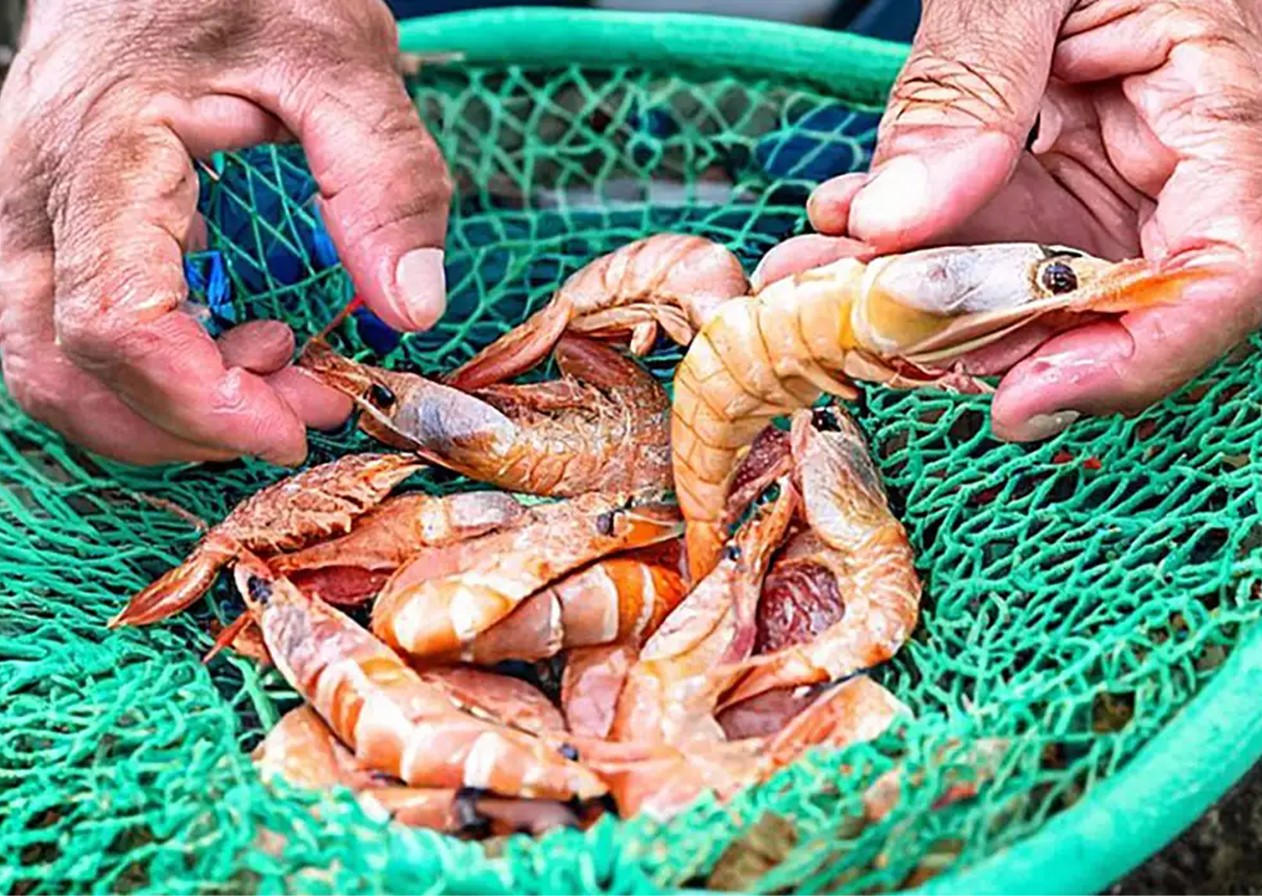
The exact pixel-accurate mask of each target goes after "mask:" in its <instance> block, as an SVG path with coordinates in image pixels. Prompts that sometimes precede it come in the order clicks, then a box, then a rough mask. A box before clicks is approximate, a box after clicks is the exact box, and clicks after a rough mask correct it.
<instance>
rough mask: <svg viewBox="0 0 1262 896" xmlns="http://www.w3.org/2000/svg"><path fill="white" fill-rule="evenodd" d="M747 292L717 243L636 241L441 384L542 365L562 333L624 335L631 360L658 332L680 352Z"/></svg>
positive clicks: (461, 384) (577, 276)
mask: <svg viewBox="0 0 1262 896" xmlns="http://www.w3.org/2000/svg"><path fill="white" fill-rule="evenodd" d="M748 289H749V281H748V280H747V279H746V277H745V272H744V271H743V270H742V269H741V264H740V261H738V260H737V258H736V256H735V255H733V254H732V253H731V252H729V251H728V250H727V249H725V248H724V247H723V246H720V245H719V244H718V243H712V242H710V241H709V240H705V239H702V238H701V237H696V236H684V235H681V234H675V233H660V234H656V235H654V236H650V237H647V238H645V239H642V240H636V241H635V242H633V243H629V244H627V245H625V246H623V247H622V248H620V249H618V250H616V251H614V252H611V253H609V254H608V255H602V256H601V257H600V258H597V259H596V260H595V261H593V262H591V263H590V264H588V265H587V266H586V267H583V268H582V269H580V270H579V271H577V272H576V273H574V274H573V275H572V276H571V277H570V278H569V279H568V280H566V281H565V283H564V284H562V286H561V288H560V289H559V290H557V292H556V294H555V295H554V296H553V297H552V301H551V302H550V303H549V304H548V305H547V306H546V307H544V308H543V309H542V310H541V311H539V312H538V313H536V314H535V315H533V316H532V317H530V318H529V319H528V320H527V321H526V322H525V323H524V324H522V325H521V326H519V327H517V328H516V329H513V330H510V331H509V332H508V333H505V334H504V335H503V336H501V337H500V338H499V339H497V340H496V341H495V342H493V343H492V344H491V345H489V346H487V347H486V348H484V349H483V350H482V351H481V352H479V353H478V354H477V355H476V356H474V357H473V358H472V359H471V360H469V361H468V362H466V363H465V364H463V365H462V366H460V367H459V368H457V369H456V370H454V371H453V372H452V373H450V374H449V375H448V376H447V378H446V381H447V383H448V384H449V385H452V386H455V387H457V388H459V389H477V388H480V387H482V386H487V385H489V384H491V383H499V382H504V381H505V380H508V379H511V378H512V377H514V376H516V375H517V374H519V373H523V372H524V371H526V370H529V369H530V368H532V367H534V366H535V365H536V364H538V363H539V362H540V361H541V360H543V358H545V357H546V356H547V354H548V352H549V351H550V350H551V349H552V347H553V346H554V345H555V344H556V342H557V340H558V339H560V338H561V335H562V334H563V333H566V332H570V333H585V334H587V335H589V336H593V337H597V338H612V337H615V336H618V335H620V334H623V333H630V334H631V345H630V348H631V352H632V354H635V355H643V354H646V353H647V352H648V351H649V349H651V348H652V347H653V343H654V342H655V341H656V339H657V333H658V328H659V327H660V328H661V329H663V330H665V331H666V335H667V336H669V337H670V338H671V339H672V340H673V341H675V342H676V343H678V344H679V345H687V344H688V343H690V342H691V341H692V337H693V334H694V333H695V332H696V331H697V330H698V329H699V328H700V327H702V326H704V325H705V323H706V322H707V321H708V320H709V319H710V318H711V317H713V316H714V312H715V310H716V309H717V308H718V307H719V306H720V305H722V304H723V303H724V302H726V301H727V300H728V299H731V298H733V297H735V296H743V295H745V293H746V292H747V291H748Z"/></svg>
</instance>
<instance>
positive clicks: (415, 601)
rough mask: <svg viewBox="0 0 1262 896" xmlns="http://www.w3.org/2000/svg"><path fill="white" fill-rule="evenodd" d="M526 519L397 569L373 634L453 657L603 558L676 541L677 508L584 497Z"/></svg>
mask: <svg viewBox="0 0 1262 896" xmlns="http://www.w3.org/2000/svg"><path fill="white" fill-rule="evenodd" d="M530 517H531V518H530V521H529V522H527V523H525V524H522V525H518V526H515V527H514V528H512V529H510V530H506V531H504V532H496V533H492V534H490V535H486V536H483V537H482V538H477V539H472V540H470V541H465V542H461V543H459V544H455V545H452V546H450V547H446V548H427V549H423V550H421V551H420V552H418V553H417V554H415V555H413V557H412V558H411V559H410V560H409V561H408V562H407V563H405V564H404V565H403V566H401V567H399V569H398V571H397V572H396V573H395V574H394V575H393V576H392V577H391V579H390V581H389V582H387V583H386V585H385V587H384V588H383V589H382V591H381V593H380V594H379V595H378V596H377V601H376V603H375V604H374V605H373V613H372V627H373V631H374V632H375V633H376V634H377V635H378V637H380V638H381V639H382V640H384V641H385V642H386V643H387V644H389V645H390V646H391V647H394V648H396V649H398V650H401V651H403V652H405V653H407V654H409V655H411V656H413V657H425V658H430V659H439V658H450V657H459V656H460V655H461V654H462V653H463V651H464V650H465V648H466V647H467V646H468V645H469V644H470V643H472V642H473V640H474V638H476V637H477V636H479V635H481V634H482V633H484V632H485V631H487V629H489V628H490V627H491V626H493V625H495V624H496V623H497V622H499V621H500V620H502V619H504V618H505V617H507V616H508V615H509V613H511V612H512V611H513V610H514V609H515V608H516V607H517V606H519V605H520V604H521V602H522V601H524V600H525V599H526V598H528V597H530V596H531V595H532V594H535V593H536V592H538V591H539V590H540V589H542V588H545V587H546V586H548V585H549V584H551V583H553V582H555V581H557V580H558V579H560V578H562V577H563V576H565V575H567V574H569V573H571V572H573V571H574V570H575V569H578V568H580V567H582V566H585V565H586V564H588V563H591V562H593V561H595V560H598V559H600V558H601V557H605V556H608V555H610V554H614V553H617V552H619V551H625V550H630V549H632V548H637V547H645V546H648V545H651V544H656V543H658V542H662V541H668V540H670V539H672V538H677V537H678V535H679V531H680V524H679V517H678V512H677V511H676V509H675V508H674V506H673V505H667V504H645V505H639V506H628V502H627V500H626V499H625V498H623V497H622V496H617V495H605V494H588V495H581V496H579V497H577V498H572V499H570V500H567V501H561V502H557V503H554V504H541V505H538V506H535V507H532V508H531V509H530Z"/></svg>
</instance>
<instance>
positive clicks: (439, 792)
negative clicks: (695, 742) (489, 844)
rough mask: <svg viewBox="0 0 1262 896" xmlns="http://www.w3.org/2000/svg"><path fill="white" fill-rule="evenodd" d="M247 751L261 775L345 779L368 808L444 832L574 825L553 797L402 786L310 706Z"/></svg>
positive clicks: (306, 784)
mask: <svg viewBox="0 0 1262 896" xmlns="http://www.w3.org/2000/svg"><path fill="white" fill-rule="evenodd" d="M252 758H253V760H254V764H255V766H256V767H257V768H258V770H259V774H260V776H261V777H262V778H263V780H264V781H272V780H274V779H275V778H277V777H279V778H281V779H283V780H285V781H286V782H288V783H289V784H290V785H292V786H294V787H298V788H302V789H305V790H317V791H330V790H333V789H334V788H337V787H345V788H346V789H348V790H350V791H351V792H352V793H354V795H355V798H356V800H357V801H358V802H359V804H360V805H361V806H362V807H363V808H364V810H365V811H366V812H367V813H368V814H369V815H373V816H385V817H387V818H391V819H393V820H394V821H397V822H398V823H400V824H405V825H409V826H411V827H421V828H429V829H431V830H435V831H441V832H442V833H445V834H454V835H457V836H462V837H483V836H487V835H503V834H511V833H516V832H518V831H526V832H529V833H541V832H542V831H544V830H548V829H550V828H553V827H577V826H578V825H579V818H578V816H576V815H575V814H574V812H573V810H572V809H571V808H570V807H568V806H567V805H566V804H564V803H560V802H557V801H555V800H522V799H505V798H502V797H496V796H495V795H494V794H487V793H485V792H483V791H479V790H476V789H473V788H463V789H459V790H455V789H451V788H434V787H409V786H407V785H405V784H403V783H402V782H400V781H398V780H396V779H393V778H390V777H389V776H387V775H383V774H381V773H380V772H376V771H373V770H372V769H370V768H367V767H366V766H364V765H363V764H362V763H361V762H360V761H359V760H358V759H356V758H355V756H354V755H353V754H352V753H351V751H350V750H348V749H347V748H346V746H345V745H344V744H343V743H342V742H341V741H339V740H338V739H337V737H336V736H335V735H334V734H333V732H332V731H331V730H330V729H329V726H328V725H326V724H325V722H324V720H323V719H321V718H320V716H319V715H318V714H317V713H316V712H315V710H313V709H312V708H311V707H309V706H299V707H298V708H297V709H293V710H290V711H289V712H288V713H286V714H285V715H284V716H283V717H282V718H281V720H280V721H279V722H278V723H277V724H276V726H275V727H274V728H272V730H271V731H269V732H268V733H267V736H266V737H265V738H264V739H263V741H262V742H261V743H260V744H259V745H258V747H256V748H255V750H254V753H253V756H252Z"/></svg>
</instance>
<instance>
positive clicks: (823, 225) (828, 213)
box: [806, 172, 868, 236]
mask: <svg viewBox="0 0 1262 896" xmlns="http://www.w3.org/2000/svg"><path fill="white" fill-rule="evenodd" d="M867 179H868V176H867V175H866V174H864V173H862V172H852V173H851V174H843V175H841V176H840V177H834V178H833V179H832V180H826V181H824V182H823V183H822V184H820V185H819V186H818V187H816V188H815V189H814V190H812V191H811V195H810V197H809V198H807V200H806V216H807V217H808V218H809V219H810V221H811V226H812V227H814V228H815V229H816V230H817V231H819V232H820V233H827V234H829V235H834V236H836V235H841V234H843V233H845V231H846V228H847V224H848V221H849V219H850V204H851V202H853V201H854V197H855V195H856V194H857V193H858V191H859V190H860V189H862V188H863V185H864V183H866V182H867Z"/></svg>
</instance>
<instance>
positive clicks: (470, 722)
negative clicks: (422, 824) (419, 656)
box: [234, 551, 605, 800]
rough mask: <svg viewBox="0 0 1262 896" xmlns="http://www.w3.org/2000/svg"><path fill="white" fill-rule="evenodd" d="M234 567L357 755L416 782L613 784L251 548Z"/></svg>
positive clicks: (277, 659) (578, 788)
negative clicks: (470, 698) (425, 671)
mask: <svg viewBox="0 0 1262 896" xmlns="http://www.w3.org/2000/svg"><path fill="white" fill-rule="evenodd" d="M234 576H235V579H236V583H237V588H238V590H239V591H240V592H241V595H242V597H243V598H244V600H245V602H246V607H247V608H248V611H249V613H250V615H251V617H252V618H253V619H254V621H255V623H256V624H257V625H258V627H259V628H260V629H261V631H262V633H263V641H264V643H265V644H266V645H267V650H268V653H269V654H270V656H271V658H272V662H273V663H275V665H276V668H277V669H278V670H279V671H280V673H281V674H282V675H283V676H284V678H285V680H286V681H288V682H289V684H290V686H292V687H293V688H294V689H295V690H297V691H298V693H299V694H300V695H301V696H302V698H303V699H304V700H306V701H307V703H309V704H310V705H311V706H312V707H313V708H314V709H315V711H316V712H317V713H319V715H320V717H321V718H322V719H324V721H325V722H326V723H328V725H329V727H330V728H332V729H333V732H334V733H335V734H336V735H337V737H338V739H339V740H341V741H342V742H343V743H344V744H346V745H347V747H349V748H350V749H351V750H352V752H353V753H354V755H355V757H356V759H357V760H358V761H359V762H360V763H362V764H363V765H365V766H366V767H368V768H371V769H374V770H376V771H379V772H382V773H383V774H386V775H389V776H391V777H394V778H398V779H399V780H401V781H402V782H403V783H404V784H407V785H410V786H413V787H437V788H453V789H454V788H460V787H475V788H480V789H485V790H489V791H491V792H493V793H496V794H499V795H501V796H523V797H530V798H539V799H558V800H566V799H570V798H571V797H577V798H578V799H580V800H585V799H590V798H594V797H598V796H600V795H601V794H602V793H604V792H605V787H604V785H603V784H601V783H600V781H599V780H598V779H597V778H595V777H594V776H593V775H592V774H591V773H590V772H589V771H587V770H586V769H585V768H583V767H582V766H580V765H578V764H577V763H575V762H572V761H570V760H568V759H566V758H565V757H564V756H562V755H561V754H560V753H559V752H558V751H557V750H556V749H553V748H552V747H551V746H549V745H548V744H546V743H545V742H544V741H542V740H540V739H538V738H536V737H534V736H531V735H529V734H526V733H524V732H522V731H517V730H514V729H512V728H508V727H505V726H503V725H500V724H496V723H494V722H491V721H488V720H486V719H482V718H478V717H476V716H474V715H472V714H470V713H468V712H465V711H464V710H463V709H461V708H460V707H459V706H457V705H456V704H455V703H454V702H452V700H451V699H450V697H449V696H448V693H447V691H446V690H445V689H444V688H442V687H439V686H437V685H435V684H432V683H427V682H425V681H424V680H422V679H421V677H420V676H419V675H417V673H416V672H415V671H413V670H412V669H410V668H409V667H408V666H407V665H405V664H404V662H403V661H402V660H401V659H400V658H399V657H398V656H397V655H396V654H395V653H394V651H392V650H391V649H390V648H389V647H387V646H386V645H385V644H382V643H381V642H380V641H378V640H377V639H376V638H374V637H373V636H372V635H371V634H369V633H368V632H367V631H365V630H364V629H363V628H361V627H360V626H358V625H357V624H356V623H355V622H354V621H353V620H351V619H350V618H348V617H347V616H345V615H344V614H342V613H341V612H339V611H338V610H336V609H334V608H333V607H331V606H329V605H328V604H326V603H324V602H323V601H321V600H319V599H318V598H310V597H306V596H304V595H303V594H302V593H301V592H300V591H298V589H297V588H296V587H294V585H293V584H292V583H291V582H289V581H288V580H287V579H285V578H284V577H281V576H278V575H276V574H275V573H273V572H272V571H271V570H270V569H268V567H267V566H266V564H264V563H263V562H262V561H261V560H259V559H258V558H255V557H253V556H251V555H249V554H247V553H245V552H244V551H242V552H241V553H240V555H239V559H238V561H237V565H236V569H235V570H234Z"/></svg>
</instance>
